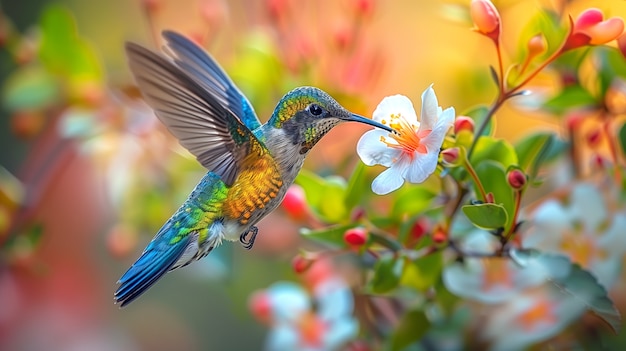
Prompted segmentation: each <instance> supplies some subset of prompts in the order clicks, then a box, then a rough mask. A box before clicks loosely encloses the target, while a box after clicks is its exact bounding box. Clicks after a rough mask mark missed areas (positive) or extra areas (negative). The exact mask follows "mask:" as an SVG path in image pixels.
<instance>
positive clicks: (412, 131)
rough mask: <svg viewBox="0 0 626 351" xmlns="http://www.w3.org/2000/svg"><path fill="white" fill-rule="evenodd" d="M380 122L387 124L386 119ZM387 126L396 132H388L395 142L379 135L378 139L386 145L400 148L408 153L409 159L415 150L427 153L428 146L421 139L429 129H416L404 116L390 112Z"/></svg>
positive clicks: (428, 132) (426, 134)
mask: <svg viewBox="0 0 626 351" xmlns="http://www.w3.org/2000/svg"><path fill="white" fill-rule="evenodd" d="M382 124H387V121H386V120H383V121H382ZM389 126H390V127H391V128H393V129H394V130H395V131H396V132H397V134H395V133H390V134H389V137H390V138H392V139H393V140H395V143H393V142H389V141H387V138H385V137H384V136H381V137H380V141H381V142H383V143H385V144H386V145H387V147H390V148H394V149H400V150H402V152H403V153H406V154H407V155H409V156H410V157H411V159H413V157H414V153H415V152H416V151H417V152H419V153H420V154H427V153H428V148H427V147H426V146H425V145H423V144H422V139H424V138H425V137H427V136H428V135H429V134H430V132H431V130H430V129H429V130H422V131H418V128H417V127H416V126H414V125H412V124H411V123H409V121H407V120H406V119H405V118H402V116H401V115H400V114H391V122H390V123H389Z"/></svg>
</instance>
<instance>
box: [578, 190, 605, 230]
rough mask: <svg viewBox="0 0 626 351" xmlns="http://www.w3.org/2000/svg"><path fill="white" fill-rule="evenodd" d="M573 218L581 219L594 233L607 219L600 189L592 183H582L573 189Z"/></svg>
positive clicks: (586, 228)
mask: <svg viewBox="0 0 626 351" xmlns="http://www.w3.org/2000/svg"><path fill="white" fill-rule="evenodd" d="M570 211H571V218H572V219H575V220H580V221H581V222H582V223H583V225H584V227H585V228H584V229H585V230H586V231H587V232H590V233H594V232H596V231H597V229H598V227H599V226H600V224H601V223H602V222H603V221H604V220H605V219H606V217H607V214H606V206H605V204H604V199H603V198H602V194H601V193H600V190H599V189H598V188H597V187H595V186H594V185H593V184H590V183H580V184H578V185H577V186H576V187H574V189H573V190H572V195H571V203H570Z"/></svg>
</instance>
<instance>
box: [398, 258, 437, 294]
mask: <svg viewBox="0 0 626 351" xmlns="http://www.w3.org/2000/svg"><path fill="white" fill-rule="evenodd" d="M442 269H443V254H442V252H441V251H440V252H437V253H434V254H430V255H427V256H424V257H421V258H418V259H417V260H415V261H410V262H409V263H408V264H406V265H405V267H404V271H403V272H402V279H401V284H402V285H403V286H410V287H413V288H415V289H417V290H419V291H426V290H427V289H429V288H431V287H433V286H435V285H437V282H438V281H439V278H440V276H441V270H442Z"/></svg>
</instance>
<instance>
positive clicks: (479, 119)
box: [461, 105, 495, 136]
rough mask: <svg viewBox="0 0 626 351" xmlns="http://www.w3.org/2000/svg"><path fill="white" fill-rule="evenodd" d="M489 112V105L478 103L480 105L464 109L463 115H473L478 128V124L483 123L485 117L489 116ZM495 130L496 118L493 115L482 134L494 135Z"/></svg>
mask: <svg viewBox="0 0 626 351" xmlns="http://www.w3.org/2000/svg"><path fill="white" fill-rule="evenodd" d="M487 113H489V108H488V107H487V106H485V105H478V106H475V107H472V108H470V109H469V110H465V111H463V113H462V114H461V115H463V116H467V117H471V118H472V119H473V120H474V125H476V128H478V126H480V125H481V124H482V123H483V121H484V120H485V118H487ZM494 131H495V118H493V117H492V118H491V120H490V121H489V124H487V127H486V128H485V130H484V131H483V133H482V135H483V136H487V135H493V133H494Z"/></svg>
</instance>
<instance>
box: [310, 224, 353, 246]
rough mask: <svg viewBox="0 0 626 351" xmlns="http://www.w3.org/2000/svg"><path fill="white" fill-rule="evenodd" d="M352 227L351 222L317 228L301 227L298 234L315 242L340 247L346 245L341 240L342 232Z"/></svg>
mask: <svg viewBox="0 0 626 351" xmlns="http://www.w3.org/2000/svg"><path fill="white" fill-rule="evenodd" d="M352 227H354V225H353V224H343V225H336V226H332V227H328V228H324V229H318V230H309V229H301V230H300V234H302V235H303V236H304V237H305V238H307V239H309V240H312V241H315V242H317V243H320V244H324V245H327V246H330V247H334V248H341V247H345V246H346V243H345V242H344V240H343V235H344V233H345V232H346V230H348V229H350V228H352Z"/></svg>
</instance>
